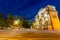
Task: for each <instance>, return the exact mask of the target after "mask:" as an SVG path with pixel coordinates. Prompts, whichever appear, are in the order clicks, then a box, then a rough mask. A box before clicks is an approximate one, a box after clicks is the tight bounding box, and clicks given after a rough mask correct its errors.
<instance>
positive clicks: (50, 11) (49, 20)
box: [35, 5, 60, 30]
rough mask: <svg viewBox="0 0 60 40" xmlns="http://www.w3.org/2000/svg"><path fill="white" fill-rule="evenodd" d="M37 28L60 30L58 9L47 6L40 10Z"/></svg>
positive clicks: (37, 17) (37, 16) (36, 19)
mask: <svg viewBox="0 0 60 40" xmlns="http://www.w3.org/2000/svg"><path fill="white" fill-rule="evenodd" d="M35 24H36V26H35V28H37V29H47V30H60V25H59V18H58V13H57V11H56V8H55V7H54V6H51V5H47V6H46V7H45V8H43V9H41V10H39V12H38V14H37V15H36V16H35Z"/></svg>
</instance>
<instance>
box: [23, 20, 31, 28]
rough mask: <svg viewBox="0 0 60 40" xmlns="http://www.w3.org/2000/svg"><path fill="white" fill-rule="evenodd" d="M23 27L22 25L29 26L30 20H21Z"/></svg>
mask: <svg viewBox="0 0 60 40" xmlns="http://www.w3.org/2000/svg"><path fill="white" fill-rule="evenodd" d="M23 27H24V28H31V25H30V21H29V20H25V21H24V22H23Z"/></svg>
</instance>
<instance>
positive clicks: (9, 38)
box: [0, 29, 60, 40]
mask: <svg viewBox="0 0 60 40" xmlns="http://www.w3.org/2000/svg"><path fill="white" fill-rule="evenodd" d="M0 40H60V31H56V30H53V31H52V30H36V29H13V30H0Z"/></svg>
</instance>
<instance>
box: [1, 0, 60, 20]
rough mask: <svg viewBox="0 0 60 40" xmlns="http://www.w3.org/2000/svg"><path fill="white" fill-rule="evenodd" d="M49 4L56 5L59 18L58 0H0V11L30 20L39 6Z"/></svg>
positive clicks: (59, 3) (59, 1)
mask: <svg viewBox="0 0 60 40" xmlns="http://www.w3.org/2000/svg"><path fill="white" fill-rule="evenodd" d="M49 4H50V5H54V6H56V9H57V11H58V15H59V18H60V0H0V12H3V13H4V15H5V16H6V15H7V14H8V13H11V14H12V15H19V16H23V17H24V18H25V19H29V20H32V19H33V18H34V17H35V15H36V14H37V12H38V11H39V9H40V8H43V7H45V6H46V5H49Z"/></svg>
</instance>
